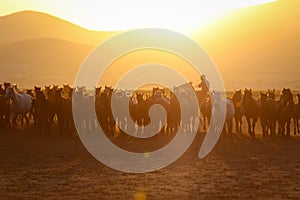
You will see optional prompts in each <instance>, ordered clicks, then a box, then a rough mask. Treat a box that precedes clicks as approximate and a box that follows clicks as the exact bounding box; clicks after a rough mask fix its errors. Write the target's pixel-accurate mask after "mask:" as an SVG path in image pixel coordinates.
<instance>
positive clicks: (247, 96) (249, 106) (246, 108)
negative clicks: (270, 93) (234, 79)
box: [242, 89, 259, 138]
mask: <svg viewBox="0 0 300 200" xmlns="http://www.w3.org/2000/svg"><path fill="white" fill-rule="evenodd" d="M242 113H243V114H244V115H245V117H246V120H247V124H248V133H249V135H250V137H251V138H255V124H256V122H257V120H258V116H259V104H258V102H257V101H256V100H255V99H254V98H253V97H252V90H251V89H249V90H248V89H245V90H244V95H243V102H242ZM251 120H252V123H251Z"/></svg>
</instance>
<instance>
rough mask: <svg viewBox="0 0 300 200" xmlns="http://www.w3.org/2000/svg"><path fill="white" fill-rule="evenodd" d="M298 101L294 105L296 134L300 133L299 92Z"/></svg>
mask: <svg viewBox="0 0 300 200" xmlns="http://www.w3.org/2000/svg"><path fill="white" fill-rule="evenodd" d="M297 98H298V102H297V104H295V105H294V115H293V117H294V135H296V133H297V132H298V133H300V129H299V119H300V94H297Z"/></svg>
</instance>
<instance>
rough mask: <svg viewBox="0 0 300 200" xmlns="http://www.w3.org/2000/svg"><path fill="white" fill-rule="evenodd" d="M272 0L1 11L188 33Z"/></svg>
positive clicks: (48, 4)
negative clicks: (243, 8)
mask: <svg viewBox="0 0 300 200" xmlns="http://www.w3.org/2000/svg"><path fill="white" fill-rule="evenodd" d="M272 1H274V0H227V1H219V0H209V1H208V0H190V1H184V0H173V1H170V0H166V1H161V0H151V1H148V0H106V1H103V0H84V1H74V0H64V1H61V0H51V1H49V0H47V1H46V0H41V1H36V0H10V1H5V3H3V4H4V5H1V7H2V9H1V10H0V14H1V15H3V14H5V13H11V12H15V11H20V10H37V11H42V12H46V13H49V14H52V15H55V16H57V17H60V18H63V19H65V20H68V21H71V22H73V23H75V24H78V25H80V26H82V27H85V28H87V29H91V30H102V31H116V30H128V29H135V28H165V29H170V30H175V31H179V32H182V33H189V32H192V31H194V30H196V29H199V28H202V27H205V26H206V25H209V24H210V23H211V22H213V21H215V20H216V19H218V18H220V17H222V16H223V15H225V14H226V13H228V12H230V11H232V10H235V9H238V8H242V7H247V6H254V5H260V4H264V3H269V2H272Z"/></svg>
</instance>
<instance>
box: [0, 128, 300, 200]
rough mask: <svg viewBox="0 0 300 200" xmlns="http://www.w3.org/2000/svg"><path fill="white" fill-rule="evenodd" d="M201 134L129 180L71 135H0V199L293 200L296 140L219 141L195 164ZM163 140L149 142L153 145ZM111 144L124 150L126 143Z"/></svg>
mask: <svg viewBox="0 0 300 200" xmlns="http://www.w3.org/2000/svg"><path fill="white" fill-rule="evenodd" d="M203 135H204V133H202V132H201V133H199V134H198V135H197V137H196V139H195V140H194V143H193V144H192V146H191V147H190V148H189V150H188V151H187V152H186V153H185V154H184V155H183V156H182V157H181V158H180V159H178V160H177V161H176V162H174V163H173V164H171V165H170V166H168V167H166V168H164V169H161V170H159V171H155V172H150V173H144V174H129V173H123V172H119V171H116V170H113V169H110V168H108V167H106V166H105V165H103V164H101V163H100V162H99V161H97V160H96V159H94V158H93V157H92V156H91V155H90V154H89V153H88V152H87V150H86V149H85V147H84V146H83V144H82V143H81V141H80V139H79V138H77V137H75V136H67V135H58V133H55V132H54V134H53V135H51V136H38V135H36V134H34V133H33V131H32V130H31V129H30V128H28V129H25V130H24V131H22V130H17V131H6V132H3V131H2V132H0V199H2V200H4V199H299V198H300V137H299V136H292V138H291V139H287V138H283V137H279V136H277V137H275V138H266V139H264V138H262V137H261V135H259V136H258V137H257V139H249V137H248V136H247V135H246V134H234V136H233V138H223V139H221V140H219V142H218V144H217V145H216V146H215V148H214V149H213V151H212V152H211V153H210V154H209V155H208V156H207V157H206V158H204V159H199V158H198V156H197V155H198V151H199V149H200V146H201V143H202V139H203ZM167 137H168V136H162V137H160V139H157V138H155V139H154V140H153V144H154V145H158V146H160V145H161V143H162V142H163V141H167V140H168V139H167ZM126 138H127V137H122V136H121V137H119V138H117V139H116V140H118V141H117V142H120V143H123V144H124V145H129V146H131V147H132V144H136V143H135V142H134V139H133V140H132V139H131V140H128V139H126Z"/></svg>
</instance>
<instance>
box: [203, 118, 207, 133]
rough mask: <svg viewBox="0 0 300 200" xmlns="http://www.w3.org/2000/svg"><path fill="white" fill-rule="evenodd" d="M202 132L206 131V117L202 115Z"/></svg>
mask: <svg viewBox="0 0 300 200" xmlns="http://www.w3.org/2000/svg"><path fill="white" fill-rule="evenodd" d="M203 130H204V131H206V116H205V115H203Z"/></svg>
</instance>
